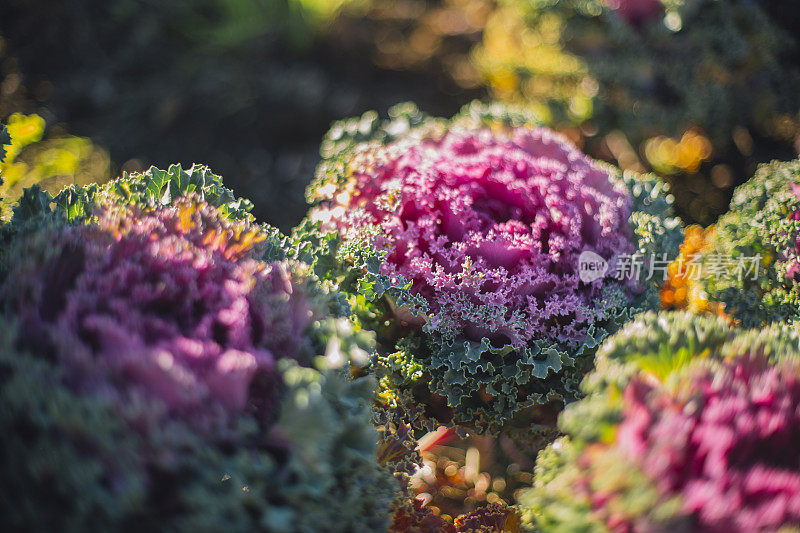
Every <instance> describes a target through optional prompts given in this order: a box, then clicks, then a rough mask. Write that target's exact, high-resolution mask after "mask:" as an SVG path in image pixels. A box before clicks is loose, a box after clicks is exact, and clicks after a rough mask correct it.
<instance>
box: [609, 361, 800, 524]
mask: <svg viewBox="0 0 800 533" xmlns="http://www.w3.org/2000/svg"><path fill="white" fill-rule="evenodd" d="M624 396H625V402H624V405H625V408H624V413H623V421H622V423H621V424H620V426H619V428H618V431H617V445H618V446H619V447H620V448H621V449H622V450H623V452H624V453H625V455H626V456H627V457H628V459H629V460H631V461H633V462H634V464H638V465H639V467H640V468H641V469H642V471H643V472H644V474H645V475H646V476H647V477H649V478H650V479H651V480H653V482H654V483H655V484H656V485H657V487H658V491H659V492H660V493H661V494H662V495H663V496H664V497H671V496H676V495H678V496H680V497H681V501H682V506H683V511H684V512H685V513H687V514H688V515H691V516H693V517H695V522H696V527H695V529H696V530H699V531H711V532H714V531H717V532H726V533H727V532H749V531H777V530H778V529H780V528H781V527H782V526H786V525H791V524H798V523H800V451H799V450H798V446H797V444H798V442H800V409H798V405H800V369H799V368H798V366H797V364H796V363H788V362H786V363H782V364H779V365H771V364H769V363H768V362H767V361H766V360H765V359H763V358H755V357H747V358H740V359H738V360H736V361H735V362H734V363H725V364H722V365H720V367H719V368H718V369H717V370H716V371H712V370H709V369H703V370H702V371H701V372H699V373H697V374H696V375H694V376H693V377H692V378H691V379H690V380H689V381H688V382H687V383H685V384H683V385H681V386H680V387H679V389H678V393H677V394H675V393H671V392H669V391H667V390H665V389H664V388H663V387H660V386H658V385H653V384H652V383H649V382H646V381H644V380H643V379H641V378H634V380H633V381H632V382H631V383H630V384H629V385H628V387H627V388H626V390H625V393H624Z"/></svg>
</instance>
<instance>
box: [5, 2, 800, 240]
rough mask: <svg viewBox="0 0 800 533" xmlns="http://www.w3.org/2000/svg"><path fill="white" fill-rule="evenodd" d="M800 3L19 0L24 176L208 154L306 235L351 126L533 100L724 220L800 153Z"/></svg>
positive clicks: (9, 29)
mask: <svg viewBox="0 0 800 533" xmlns="http://www.w3.org/2000/svg"><path fill="white" fill-rule="evenodd" d="M799 25H800V7H798V5H797V3H796V2H793V1H790V0H772V1H767V0H762V1H759V0H730V1H726V2H721V1H718V0H560V1H559V0H494V1H493V0H438V1H425V0H399V1H389V0H174V1H170V2H159V1H156V0H70V1H65V0H61V1H59V0H3V2H1V3H0V120H3V121H5V122H10V123H11V128H12V133H15V135H14V143H15V146H14V148H13V150H12V152H13V155H14V157H13V158H12V161H10V162H7V163H6V165H5V166H6V167H7V168H5V169H4V175H5V176H6V185H5V188H6V190H7V191H6V192H5V194H4V195H3V196H5V197H6V198H9V199H12V200H13V198H14V197H16V196H18V195H19V193H20V192H21V190H22V188H23V187H25V186H29V185H30V184H32V183H34V182H41V183H42V184H43V185H44V186H45V187H46V188H49V189H51V190H54V191H55V190H58V189H59V188H60V187H62V186H63V185H64V184H65V183H71V182H86V181H96V180H102V179H107V178H109V177H112V176H116V175H118V174H119V172H121V171H123V170H127V171H132V170H140V169H145V168H147V167H149V166H150V165H152V164H154V165H158V166H162V167H164V166H167V165H169V164H170V163H174V162H180V163H183V164H185V165H189V164H191V163H193V162H202V163H206V164H208V165H210V166H211V167H212V169H213V170H215V171H216V172H217V173H219V174H222V175H223V176H224V178H225V182H226V183H227V184H228V185H229V186H231V187H232V188H234V189H235V191H236V192H237V193H238V194H240V195H243V196H246V197H249V198H251V199H252V200H253V202H254V203H255V205H256V215H257V216H258V217H259V219H261V220H263V221H267V222H270V223H272V224H274V225H277V226H278V227H280V228H281V229H284V230H286V229H288V228H290V227H291V226H292V225H294V224H295V223H297V221H298V220H299V219H300V218H301V217H302V216H303V213H304V211H305V203H304V200H303V189H304V187H305V186H306V184H307V183H308V181H309V180H310V178H311V176H312V175H313V172H314V167H315V164H316V161H317V159H318V143H319V140H320V138H321V137H322V135H323V134H324V132H325V131H326V130H327V129H328V127H329V125H330V123H331V122H332V121H334V120H337V119H341V118H344V117H347V116H352V115H357V114H360V113H363V112H364V111H366V110H370V109H375V110H377V111H378V112H385V111H386V109H387V108H388V107H389V106H391V105H393V104H395V103H397V102H401V101H407V100H413V101H415V102H417V103H418V104H419V105H420V107H421V108H422V109H423V110H424V111H426V112H427V113H429V114H433V115H451V114H453V113H454V112H456V111H457V110H458V109H459V108H460V107H461V106H462V105H464V104H465V103H468V102H469V101H471V100H473V99H483V100H489V99H496V100H501V101H506V102H511V103H514V104H519V105H523V106H524V107H527V108H529V109H530V110H532V111H533V112H534V113H536V115H537V116H538V117H539V119H540V120H541V122H542V123H544V124H547V125H549V126H552V127H554V128H557V129H559V130H561V131H562V132H564V133H566V134H567V135H568V136H569V137H570V138H571V139H572V140H574V141H575V142H576V143H577V144H579V145H580V146H581V147H582V148H583V149H584V150H585V151H587V152H588V153H589V154H590V155H592V156H594V157H596V158H600V159H604V160H607V161H610V162H612V163H614V164H616V165H619V166H621V167H623V168H626V169H633V170H640V171H642V170H647V171H656V172H658V173H659V174H661V175H662V176H664V177H665V178H666V179H667V180H669V181H670V182H672V183H673V185H674V192H675V195H676V198H677V203H678V208H679V211H680V214H681V215H682V217H683V218H684V219H685V220H686V221H687V222H691V223H700V224H703V225H707V224H709V223H711V222H713V221H714V220H715V218H716V217H717V216H718V215H719V214H720V213H722V212H724V210H725V209H726V208H727V204H728V201H729V199H730V195H731V191H732V189H733V187H735V186H736V185H738V184H739V183H741V182H743V181H744V180H746V179H747V177H749V176H750V175H751V174H752V172H753V170H754V169H755V166H756V164H757V163H759V162H762V161H767V160H771V159H774V158H779V159H789V158H792V157H794V156H795V155H796V153H797V145H798V143H797V138H798V131H799V128H798V120H797V119H798V109H799V108H800V106H799V105H798V102H797V98H796V95H797V94H798V90H800V74H799V73H798V63H799V62H798V56H799V54H800V52H799V51H798V48H797V43H796V42H795V38H796V36H797V35H799V34H800V33H799V32H800V28H798V26H799Z"/></svg>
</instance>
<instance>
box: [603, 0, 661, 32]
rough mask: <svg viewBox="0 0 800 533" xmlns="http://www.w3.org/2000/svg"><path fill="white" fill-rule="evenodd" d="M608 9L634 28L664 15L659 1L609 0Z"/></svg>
mask: <svg viewBox="0 0 800 533" xmlns="http://www.w3.org/2000/svg"><path fill="white" fill-rule="evenodd" d="M608 7H610V8H611V9H613V10H614V11H616V12H617V14H618V15H619V16H620V17H622V19H623V20H625V21H626V22H627V23H628V24H631V25H634V26H637V25H640V24H643V23H645V22H650V21H651V20H654V19H656V18H658V17H659V16H660V15H661V14H663V13H664V4H663V3H662V2H661V0H609V2H608Z"/></svg>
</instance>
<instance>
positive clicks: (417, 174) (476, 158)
mask: <svg viewBox="0 0 800 533" xmlns="http://www.w3.org/2000/svg"><path fill="white" fill-rule="evenodd" d="M387 153H388V154H393V155H389V157H388V158H385V159H383V160H380V161H379V162H378V163H376V164H375V165H371V166H366V170H364V167H359V168H358V169H357V170H356V171H355V174H354V183H352V187H351V188H349V195H348V194H347V193H345V194H339V195H338V196H337V200H338V201H339V202H340V205H339V207H338V210H336V209H334V210H333V211H332V213H333V215H334V217H336V218H338V219H339V220H338V222H339V224H340V227H342V228H344V229H345V230H346V229H347V228H348V227H356V228H357V227H359V226H360V225H363V223H364V222H368V223H372V224H375V225H377V226H378V227H379V228H380V230H381V231H380V236H379V237H378V239H377V240H376V241H375V244H376V245H378V246H381V247H384V248H385V249H386V250H388V257H387V261H386V262H385V263H384V265H383V269H384V272H383V273H385V274H388V275H390V276H397V275H401V276H403V277H404V278H405V279H407V280H410V281H411V282H412V291H413V292H415V293H416V294H419V295H422V296H423V297H424V298H425V300H426V301H427V302H428V305H429V309H428V310H429V313H430V314H429V316H428V317H427V320H428V325H429V326H430V327H432V328H434V329H436V330H438V331H440V332H442V333H443V334H444V335H445V336H450V337H454V336H457V335H462V334H463V335H464V336H466V337H467V338H469V339H472V340H480V339H481V338H482V337H487V338H489V339H490V340H491V341H492V342H493V344H499V345H503V344H511V345H513V346H515V347H520V346H522V345H524V344H525V343H527V342H528V341H530V340H532V339H548V340H549V341H550V342H553V341H555V342H561V343H565V344H567V345H570V346H578V345H580V344H581V343H582V342H583V341H584V339H585V337H586V333H587V327H588V324H591V323H592V322H594V321H595V320H602V319H603V313H604V309H603V307H602V306H600V305H597V302H599V301H600V300H601V297H600V293H601V289H602V287H603V284H604V283H607V281H606V282H604V281H603V280H602V279H601V280H597V281H594V282H592V283H583V282H582V281H581V280H580V279H579V277H578V272H577V266H578V257H579V255H580V254H581V252H584V251H591V252H594V253H596V254H599V255H600V256H602V257H603V258H604V259H606V260H608V261H609V263H610V264H611V265H612V266H611V268H613V264H614V261H615V258H616V257H617V256H618V255H620V254H624V253H631V252H632V251H633V250H634V245H633V243H632V232H631V230H630V227H629V222H628V220H629V217H630V215H631V205H630V199H629V196H628V194H627V191H626V189H625V187H624V185H622V184H620V183H619V182H618V181H615V180H612V179H610V176H609V174H608V173H607V172H606V171H605V170H603V169H602V168H600V167H598V166H597V165H596V164H594V163H593V162H592V161H591V160H590V159H589V158H588V157H586V156H585V155H583V154H582V153H581V152H580V151H578V150H577V149H576V148H575V147H574V146H573V145H572V144H570V143H569V142H568V141H567V140H566V139H564V138H563V137H561V136H559V135H557V134H555V133H553V132H551V131H549V130H547V129H543V128H537V129H533V130H531V129H527V128H517V129H514V130H512V131H511V132H510V133H509V134H508V135H506V134H497V133H494V132H492V131H490V130H471V131H468V130H462V129H456V128H454V129H452V130H451V131H450V132H449V133H447V134H446V135H445V136H444V137H443V138H441V139H440V140H432V139H427V140H424V141H421V142H417V143H415V144H411V145H410V146H409V145H406V144H403V143H402V142H401V143H397V144H396V145H394V146H390V147H389V148H388V150H387ZM359 208H360V209H359ZM405 318H409V317H405Z"/></svg>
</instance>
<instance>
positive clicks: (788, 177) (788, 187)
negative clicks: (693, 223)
mask: <svg viewBox="0 0 800 533" xmlns="http://www.w3.org/2000/svg"><path fill="white" fill-rule="evenodd" d="M798 244H800V160H795V161H790V162H777V161H775V162H772V163H770V164H768V165H763V166H761V167H760V168H759V170H758V171H757V172H756V175H755V176H753V178H751V179H750V181H748V182H747V183H745V184H744V185H742V186H740V187H739V188H737V189H736V192H735V193H734V195H733V200H732V201H731V207H730V211H729V212H728V213H726V214H725V215H723V216H722V217H721V218H720V219H719V222H718V223H717V225H716V232H715V233H714V234H713V239H712V240H711V242H710V243H708V244H707V247H706V250H704V252H703V253H702V254H700V255H699V257H698V258H696V259H695V262H697V263H700V264H701V265H703V267H704V268H705V271H704V272H703V274H702V276H701V278H700V279H701V282H702V283H703V285H704V288H705V290H706V291H707V292H708V294H709V298H710V299H711V300H716V301H718V302H722V303H724V304H725V312H726V313H728V314H730V315H731V316H732V317H734V318H735V319H737V320H738V321H740V322H741V323H742V324H743V325H744V326H747V327H756V326H759V325H761V324H764V323H769V322H776V321H781V320H787V319H791V320H793V319H795V318H797V317H798V316H799V315H800V259H798V254H799V253H800V248H799V247H798Z"/></svg>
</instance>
